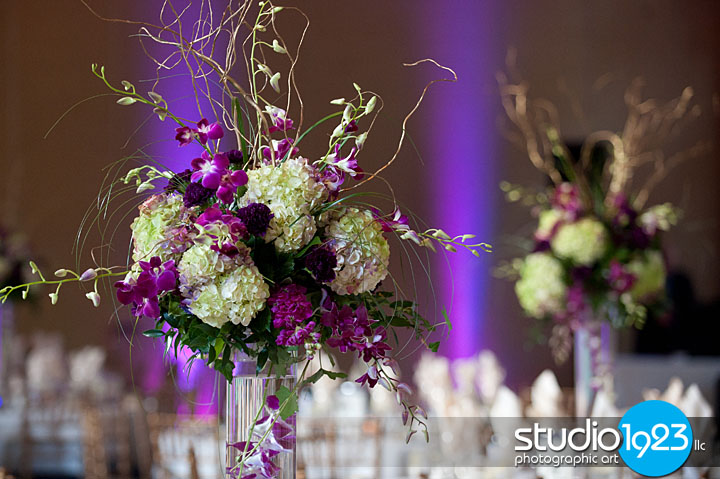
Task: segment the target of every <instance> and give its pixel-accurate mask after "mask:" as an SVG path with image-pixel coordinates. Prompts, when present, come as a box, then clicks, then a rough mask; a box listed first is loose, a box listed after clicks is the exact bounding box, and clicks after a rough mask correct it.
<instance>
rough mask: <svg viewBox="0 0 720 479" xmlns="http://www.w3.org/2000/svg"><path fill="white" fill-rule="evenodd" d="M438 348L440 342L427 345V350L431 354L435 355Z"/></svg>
mask: <svg viewBox="0 0 720 479" xmlns="http://www.w3.org/2000/svg"><path fill="white" fill-rule="evenodd" d="M439 347H440V341H435V342H434V343H430V344H428V349H429V350H430V351H432V352H433V353H437V352H438V348H439Z"/></svg>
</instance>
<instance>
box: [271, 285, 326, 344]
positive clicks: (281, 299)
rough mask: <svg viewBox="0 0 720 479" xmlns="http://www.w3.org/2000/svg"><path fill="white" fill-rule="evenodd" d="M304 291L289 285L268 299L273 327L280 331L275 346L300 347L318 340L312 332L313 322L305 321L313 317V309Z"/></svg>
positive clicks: (296, 286)
mask: <svg viewBox="0 0 720 479" xmlns="http://www.w3.org/2000/svg"><path fill="white" fill-rule="evenodd" d="M306 291H307V290H306V289H305V288H304V287H302V286H299V285H297V284H289V285H287V286H283V287H281V288H280V289H279V290H277V291H276V292H275V293H273V294H272V296H270V298H268V305H269V306H270V311H272V318H273V326H274V327H275V328H277V329H279V330H280V333H279V334H278V337H277V339H276V340H275V342H276V344H278V345H280V346H300V345H302V344H305V343H317V342H318V341H319V340H320V334H319V333H316V332H314V329H315V321H307V320H308V319H310V318H311V317H312V315H313V307H312V303H310V301H309V300H308V299H307V296H305V293H306ZM306 321H307V322H306Z"/></svg>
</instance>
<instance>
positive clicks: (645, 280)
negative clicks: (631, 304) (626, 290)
mask: <svg viewBox="0 0 720 479" xmlns="http://www.w3.org/2000/svg"><path fill="white" fill-rule="evenodd" d="M627 270H628V271H629V272H630V273H632V274H633V275H635V283H634V284H633V287H632V289H630V295H631V296H632V298H633V299H634V300H636V301H641V300H643V299H647V298H649V297H652V296H654V295H656V294H658V293H660V292H661V291H662V290H663V289H664V288H665V276H666V271H665V261H664V260H663V257H662V253H660V251H657V250H650V251H645V252H644V253H641V254H640V255H638V257H636V258H635V259H633V260H632V261H630V263H628V265H627Z"/></svg>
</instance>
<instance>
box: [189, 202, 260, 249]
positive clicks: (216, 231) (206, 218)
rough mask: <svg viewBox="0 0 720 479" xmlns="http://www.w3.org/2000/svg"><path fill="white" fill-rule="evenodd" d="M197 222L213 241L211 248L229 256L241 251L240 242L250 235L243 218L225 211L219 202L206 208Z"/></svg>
mask: <svg viewBox="0 0 720 479" xmlns="http://www.w3.org/2000/svg"><path fill="white" fill-rule="evenodd" d="M195 224H196V225H197V226H199V227H200V228H201V229H202V231H203V233H204V235H205V236H206V237H207V238H209V239H210V240H211V241H212V244H211V245H210V248H211V249H212V250H214V251H217V252H219V253H223V254H225V255H227V256H234V255H236V254H237V253H238V252H239V250H238V247H237V244H238V242H239V241H240V240H241V239H245V238H247V236H248V231H247V228H245V224H244V223H243V222H242V220H241V219H240V218H238V217H237V216H234V215H231V214H228V213H223V212H222V210H221V209H220V207H219V205H217V204H215V205H213V206H211V207H210V208H208V209H206V210H205V211H204V212H203V214H201V215H200V216H199V217H198V219H197V220H196V221H195Z"/></svg>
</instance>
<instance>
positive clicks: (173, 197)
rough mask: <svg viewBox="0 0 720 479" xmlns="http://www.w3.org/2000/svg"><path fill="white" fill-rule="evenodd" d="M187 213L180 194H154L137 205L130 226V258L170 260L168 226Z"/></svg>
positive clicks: (175, 223)
mask: <svg viewBox="0 0 720 479" xmlns="http://www.w3.org/2000/svg"><path fill="white" fill-rule="evenodd" d="M186 212H187V209H186V208H185V206H184V205H183V197H182V195H179V194H170V195H166V194H160V195H153V196H151V197H150V198H148V199H147V200H145V202H144V203H143V204H142V205H140V214H139V215H138V216H137V218H135V220H134V221H133V222H132V225H130V229H132V239H133V260H135V261H147V260H149V259H150V257H152V256H159V257H160V259H162V260H163V261H165V260H167V259H169V257H170V255H171V252H170V251H169V248H168V247H167V243H168V241H169V240H168V235H167V234H166V231H167V230H168V228H171V227H175V226H177V225H178V224H179V223H180V222H181V218H182V216H183V215H184V214H185V213H186Z"/></svg>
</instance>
